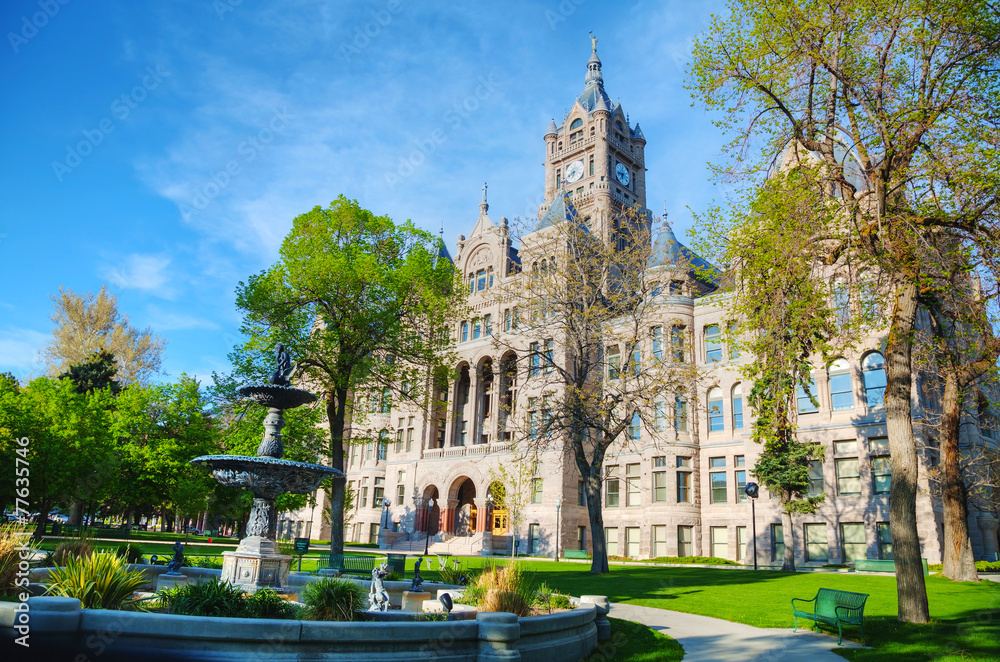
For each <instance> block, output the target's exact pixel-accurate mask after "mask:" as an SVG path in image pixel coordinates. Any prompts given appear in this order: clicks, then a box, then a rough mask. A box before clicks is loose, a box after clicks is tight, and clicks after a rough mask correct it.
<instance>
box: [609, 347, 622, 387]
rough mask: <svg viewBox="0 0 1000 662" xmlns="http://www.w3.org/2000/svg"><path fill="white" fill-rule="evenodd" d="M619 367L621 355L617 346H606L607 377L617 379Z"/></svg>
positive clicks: (620, 365)
mask: <svg viewBox="0 0 1000 662" xmlns="http://www.w3.org/2000/svg"><path fill="white" fill-rule="evenodd" d="M621 367H622V355H621V352H620V351H619V349H618V347H617V346H616V347H608V379H618V374H619V373H620V372H621Z"/></svg>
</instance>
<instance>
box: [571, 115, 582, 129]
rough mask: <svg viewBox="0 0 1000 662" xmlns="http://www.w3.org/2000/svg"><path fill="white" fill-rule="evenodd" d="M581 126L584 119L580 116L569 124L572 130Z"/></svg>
mask: <svg viewBox="0 0 1000 662" xmlns="http://www.w3.org/2000/svg"><path fill="white" fill-rule="evenodd" d="M581 126H583V120H582V119H580V118H579V117H578V118H576V119H575V120H573V123H572V124H570V125H569V128H570V131H572V130H573V129H575V128H577V127H581Z"/></svg>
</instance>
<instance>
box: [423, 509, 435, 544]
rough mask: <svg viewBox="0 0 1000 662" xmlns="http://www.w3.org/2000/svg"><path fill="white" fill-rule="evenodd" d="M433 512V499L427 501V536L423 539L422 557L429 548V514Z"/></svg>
mask: <svg viewBox="0 0 1000 662" xmlns="http://www.w3.org/2000/svg"><path fill="white" fill-rule="evenodd" d="M433 510H434V499H428V500H427V535H426V536H425V537H424V556H427V552H428V551H429V550H430V547H431V512H432V511H433Z"/></svg>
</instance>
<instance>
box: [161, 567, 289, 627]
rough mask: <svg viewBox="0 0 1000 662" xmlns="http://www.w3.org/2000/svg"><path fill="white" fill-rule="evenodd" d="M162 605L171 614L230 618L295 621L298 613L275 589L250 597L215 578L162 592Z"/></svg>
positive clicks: (252, 594) (250, 595)
mask: <svg viewBox="0 0 1000 662" xmlns="http://www.w3.org/2000/svg"><path fill="white" fill-rule="evenodd" d="M160 598H161V603H162V604H163V605H164V606H165V607H166V609H167V611H168V612H170V613H171V614H181V615H185V616H219V617H227V618H282V619H287V618H295V617H296V616H297V611H296V609H295V605H293V604H291V603H290V602H288V601H287V600H285V599H284V598H283V597H281V596H280V595H279V594H278V593H276V592H274V591H273V590H272V589H269V588H265V589H261V590H259V591H257V592H256V593H251V594H248V593H247V592H246V591H244V590H243V589H242V588H240V587H239V586H234V585H232V584H230V583H229V582H223V581H220V580H219V578H218V577H213V578H212V579H210V580H209V581H207V582H200V583H198V584H186V585H184V586H178V587H177V588H174V589H168V590H164V591H160Z"/></svg>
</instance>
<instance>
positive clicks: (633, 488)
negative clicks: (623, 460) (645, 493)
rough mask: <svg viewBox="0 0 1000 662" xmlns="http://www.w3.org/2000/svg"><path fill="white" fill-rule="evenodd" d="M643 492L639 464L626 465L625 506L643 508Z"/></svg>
mask: <svg viewBox="0 0 1000 662" xmlns="http://www.w3.org/2000/svg"><path fill="white" fill-rule="evenodd" d="M641 493H642V490H641V489H640V485H639V465H638V464H626V465H625V505H626V506H632V507H636V506H641V505H642V496H641Z"/></svg>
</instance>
